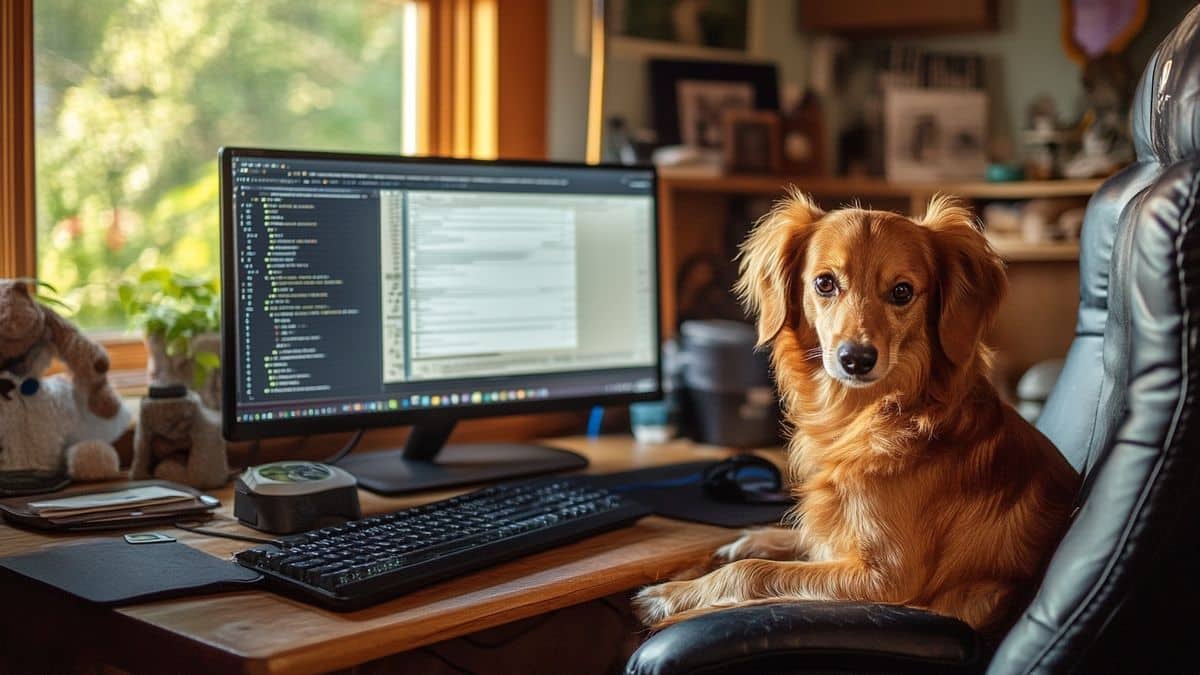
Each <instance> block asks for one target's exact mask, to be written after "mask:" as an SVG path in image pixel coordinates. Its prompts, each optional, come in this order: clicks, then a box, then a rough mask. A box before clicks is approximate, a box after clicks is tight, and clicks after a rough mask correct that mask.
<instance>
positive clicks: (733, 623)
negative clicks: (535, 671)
mask: <svg viewBox="0 0 1200 675" xmlns="http://www.w3.org/2000/svg"><path fill="white" fill-rule="evenodd" d="M983 653H984V650H983V648H982V644H981V640H980V638H979V635H978V634H977V633H976V632H975V631H974V630H972V629H971V627H970V626H968V625H967V624H965V623H963V622H962V621H959V620H958V619H953V618H950V617H946V616H941V615H939V614H933V613H931V612H926V611H923V610H919V609H913V608H911V607H901V606H895V605H880V604H872V603H858V602H780V603H772V604H766V605H754V606H751V607H736V608H732V609H727V610H722V611H719V612H713V613H712V614H705V615H702V616H698V617H696V618H694V619H690V620H688V621H683V622H681V623H678V624H675V625H674V626H670V627H668V628H666V629H664V630H662V631H661V632H659V633H657V634H656V635H654V636H653V637H651V638H650V639H649V640H647V641H646V642H645V643H644V644H642V646H641V647H640V648H639V649H638V650H637V651H636V652H635V653H634V654H633V656H632V657H630V659H629V663H628V665H626V667H625V672H626V675H685V674H688V675H690V674H692V673H706V674H712V673H722V674H728V675H735V674H739V673H754V674H755V675H767V674H771V673H776V674H780V675H782V674H785V673H812V672H829V671H830V670H834V671H845V672H876V671H882V672H889V673H895V672H900V673H907V672H912V673H972V672H977V671H979V670H981V669H982V667H983V665H985V664H984V663H983V662H984V657H983Z"/></svg>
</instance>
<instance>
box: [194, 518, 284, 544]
mask: <svg viewBox="0 0 1200 675" xmlns="http://www.w3.org/2000/svg"><path fill="white" fill-rule="evenodd" d="M205 522H207V521H205ZM202 524H203V523H201V522H199V521H195V520H180V521H178V522H174V523H171V525H173V526H174V527H177V528H179V529H181V530H185V531H187V532H194V533H196V534H203V535H205V536H208V537H221V538H224V539H236V540H238V541H248V542H251V543H253V544H273V545H275V546H279V541H278V540H276V539H267V538H266V537H252V536H250V535H248V534H234V533H232V532H221V531H219V530H210V529H208V528H206V527H201V525H202Z"/></svg>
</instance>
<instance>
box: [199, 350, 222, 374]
mask: <svg viewBox="0 0 1200 675" xmlns="http://www.w3.org/2000/svg"><path fill="white" fill-rule="evenodd" d="M195 358H196V365H198V366H201V367H203V368H205V369H207V370H216V369H217V368H220V367H221V357H219V356H217V355H216V354H214V353H212V352H210V351H207V350H205V351H199V352H196V356H195Z"/></svg>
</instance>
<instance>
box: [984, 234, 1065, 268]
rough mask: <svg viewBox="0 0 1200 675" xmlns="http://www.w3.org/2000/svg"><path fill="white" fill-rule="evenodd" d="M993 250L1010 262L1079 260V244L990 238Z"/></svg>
mask: <svg viewBox="0 0 1200 675" xmlns="http://www.w3.org/2000/svg"><path fill="white" fill-rule="evenodd" d="M988 241H990V242H991V244H992V248H993V249H995V250H996V253H999V254H1000V257H1002V258H1004V259H1005V260H1007V261H1009V262H1063V261H1071V260H1079V242H1077V241H1064V242H1047V243H1041V244H1031V243H1029V242H1025V241H1020V240H1014V239H1003V238H999V237H995V238H993V237H988Z"/></svg>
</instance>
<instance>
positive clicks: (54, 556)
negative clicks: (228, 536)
mask: <svg viewBox="0 0 1200 675" xmlns="http://www.w3.org/2000/svg"><path fill="white" fill-rule="evenodd" d="M0 567H4V568H7V569H8V570H9V571H10V572H14V573H16V574H19V575H21V576H24V577H27V578H29V579H34V580H36V581H40V582H42V583H44V584H48V585H50V586H53V587H55V588H58V589H60V590H63V591H66V592H67V593H70V594H71V595H74V596H76V597H78V598H83V599H84V600H88V601H91V602H94V603H97V604H101V605H125V604H132V603H136V602H144V601H147V600H157V599H161V598H173V597H179V596H185V595H201V594H206V593H218V592H221V591H233V590H239V589H244V588H249V587H250V585H251V584H254V583H257V582H258V581H260V580H261V579H262V575H261V574H259V573H258V572H255V571H253V570H249V569H246V568H244V567H242V566H240V565H237V564H235V563H233V562H231V561H229V560H222V559H220V558H217V557H215V556H211V555H209V554H207V553H205V552H203V551H200V550H197V549H194V548H192V547H190V546H187V545H185V544H180V543H178V542H164V543H157V544H128V543H126V542H125V540H124V539H100V540H92V541H87V542H80V543H75V544H66V545H63V546H53V547H50V548H46V549H43V550H41V551H37V552H35V553H26V554H24V555H18V556H12V557H10V558H0Z"/></svg>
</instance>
